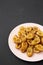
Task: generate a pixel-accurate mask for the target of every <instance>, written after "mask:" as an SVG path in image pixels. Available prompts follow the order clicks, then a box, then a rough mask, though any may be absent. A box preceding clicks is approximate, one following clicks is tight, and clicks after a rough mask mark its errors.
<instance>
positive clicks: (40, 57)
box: [8, 23, 43, 62]
mask: <svg viewBox="0 0 43 65" xmlns="http://www.w3.org/2000/svg"><path fill="white" fill-rule="evenodd" d="M20 26H25V27H26V26H32V27H33V26H37V27H39V28H40V29H41V30H42V31H43V26H42V25H39V24H36V23H24V24H20V25H18V26H16V27H15V28H14V29H13V30H12V31H11V33H10V35H9V38H8V45H9V48H10V50H11V51H12V53H13V54H14V55H15V56H17V57H18V58H20V59H22V60H25V61H31V62H35V61H40V60H43V52H41V53H38V54H33V56H32V57H28V56H27V55H26V53H21V52H20V50H18V49H16V48H15V44H14V42H13V40H12V38H13V36H14V35H15V34H17V33H18V31H19V27H20Z"/></svg>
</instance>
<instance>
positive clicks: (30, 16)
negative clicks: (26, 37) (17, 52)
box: [0, 0, 43, 65]
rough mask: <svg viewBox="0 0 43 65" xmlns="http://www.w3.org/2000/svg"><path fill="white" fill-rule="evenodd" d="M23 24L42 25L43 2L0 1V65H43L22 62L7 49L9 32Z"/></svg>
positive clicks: (22, 0)
mask: <svg viewBox="0 0 43 65" xmlns="http://www.w3.org/2000/svg"><path fill="white" fill-rule="evenodd" d="M24 22H34V23H39V24H42V25H43V0H14V1H13V0H10V1H9V0H7V1H6V0H5V1H4V0H3V1H2V0H1V1H0V65H22V64H23V65H31V64H33V65H34V64H37V65H38V64H39V65H42V64H43V61H40V62H36V63H30V62H25V61H22V60H20V59H18V58H17V57H15V56H14V55H13V53H12V52H11V51H10V49H9V47H8V36H9V33H10V31H11V30H12V29H13V28H14V27H15V26H16V25H18V24H21V23H24Z"/></svg>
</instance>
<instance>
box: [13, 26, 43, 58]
mask: <svg viewBox="0 0 43 65" xmlns="http://www.w3.org/2000/svg"><path fill="white" fill-rule="evenodd" d="M13 41H14V43H15V47H16V48H17V49H20V51H21V52H22V53H25V52H26V53H27V56H28V57H31V56H33V55H34V53H40V52H43V31H41V30H40V29H39V28H38V27H36V26H34V27H31V26H30V27H24V26H21V27H20V29H19V31H18V34H17V35H14V37H13Z"/></svg>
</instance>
